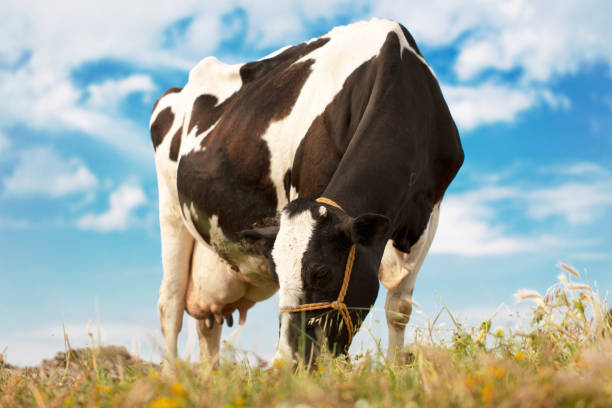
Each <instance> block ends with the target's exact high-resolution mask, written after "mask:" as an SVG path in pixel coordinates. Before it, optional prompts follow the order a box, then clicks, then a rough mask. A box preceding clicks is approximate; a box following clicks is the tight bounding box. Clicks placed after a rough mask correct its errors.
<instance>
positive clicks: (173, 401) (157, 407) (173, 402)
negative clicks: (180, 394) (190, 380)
mask: <svg viewBox="0 0 612 408" xmlns="http://www.w3.org/2000/svg"><path fill="white" fill-rule="evenodd" d="M182 406H183V402H182V401H181V400H180V399H178V398H166V397H159V398H157V399H154V400H153V401H151V403H150V404H149V408H181V407H182Z"/></svg>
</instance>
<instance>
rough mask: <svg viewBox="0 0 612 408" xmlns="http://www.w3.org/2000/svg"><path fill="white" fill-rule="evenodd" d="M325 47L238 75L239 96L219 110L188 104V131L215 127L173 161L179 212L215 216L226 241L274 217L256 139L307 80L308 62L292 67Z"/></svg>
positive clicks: (209, 100) (204, 101) (263, 154)
mask: <svg viewBox="0 0 612 408" xmlns="http://www.w3.org/2000/svg"><path fill="white" fill-rule="evenodd" d="M327 41H328V40H327V39H325V40H317V41H313V42H312V43H310V44H306V45H304V44H302V45H299V46H296V47H292V48H289V49H287V50H286V51H284V52H283V53H281V54H279V55H278V56H276V57H273V58H269V59H266V60H263V61H258V62H257V63H256V65H257V67H256V69H255V68H253V69H252V71H251V72H250V73H249V69H246V70H245V71H244V72H245V75H246V76H245V77H243V81H245V84H244V85H243V86H242V87H241V88H240V90H239V91H237V92H236V93H234V94H233V95H232V96H231V97H229V98H228V99H226V100H225V101H224V102H222V103H221V104H219V105H217V103H218V101H217V100H216V98H215V97H213V96H211V95H202V96H200V97H199V98H198V100H196V102H195V103H194V108H193V109H194V112H193V113H192V119H191V122H190V125H189V127H190V128H191V127H193V126H195V125H197V126H198V129H201V130H203V129H206V128H207V127H210V126H212V125H213V124H214V123H217V124H216V126H215V127H214V128H213V129H212V130H211V131H210V133H209V134H208V135H207V136H206V137H205V138H204V139H203V140H202V142H201V144H202V146H203V147H204V149H203V150H202V151H195V152H192V153H189V154H187V155H185V156H183V157H181V158H180V160H179V166H178V173H177V187H178V191H179V193H180V195H179V197H180V199H181V200H182V202H181V206H182V205H183V203H186V204H187V205H188V206H189V207H190V206H191V204H192V203H193V205H194V206H195V207H196V208H198V209H199V210H200V211H202V212H203V213H206V214H208V215H209V216H212V215H217V216H218V222H219V226H220V227H221V229H222V230H223V233H224V235H226V236H227V237H228V238H230V239H237V236H236V233H237V232H238V231H241V230H244V229H248V228H252V227H253V226H257V225H260V224H261V223H262V222H264V220H265V219H270V218H273V217H275V216H276V207H277V197H276V189H275V187H274V184H273V183H272V181H271V179H270V152H269V150H268V147H267V144H266V143H265V142H264V141H263V140H262V139H261V137H262V135H263V134H264V133H265V131H266V130H267V128H268V126H269V124H270V123H271V122H272V121H278V120H281V119H283V118H284V117H286V116H287V115H289V113H291V109H292V108H293V105H294V104H295V101H296V100H297V98H298V96H299V94H300V91H301V89H302V86H303V85H304V83H305V82H306V79H307V78H308V76H309V75H310V72H311V66H312V64H313V60H305V61H302V62H299V63H296V61H297V60H298V59H300V58H302V57H303V56H305V55H307V54H308V53H309V52H312V51H313V50H314V49H316V48H318V47H320V46H322V45H323V44H325V43H326V42H327ZM247 65H248V64H247ZM253 67H255V66H254V65H253ZM241 72H243V70H242V69H241ZM245 78H246V80H245Z"/></svg>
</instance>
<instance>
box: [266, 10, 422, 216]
mask: <svg viewBox="0 0 612 408" xmlns="http://www.w3.org/2000/svg"><path fill="white" fill-rule="evenodd" d="M391 31H393V32H395V33H397V35H398V37H399V39H400V43H401V46H402V50H403V49H408V50H410V51H411V52H413V53H414V54H415V55H417V56H418V54H417V53H416V51H415V50H414V49H413V48H411V47H410V44H408V41H407V40H406V39H405V37H404V34H403V32H402V29H401V27H400V26H399V24H397V23H395V22H392V21H389V20H379V19H373V20H371V21H370V22H360V23H356V24H352V25H348V26H341V27H336V28H334V29H333V30H331V31H330V32H329V33H327V34H326V35H324V36H323V37H322V38H329V41H328V42H327V43H326V44H325V45H323V46H322V47H320V48H317V49H316V50H314V51H313V52H311V53H309V54H307V55H305V56H304V57H302V59H300V60H299V61H298V62H300V61H307V60H314V64H313V65H312V67H311V69H312V72H311V73H310V75H309V76H308V78H307V80H306V82H305V83H304V85H303V87H302V89H301V91H300V94H299V96H298V98H297V100H296V102H295V104H294V106H293V108H292V111H291V113H290V114H289V115H288V116H286V117H285V118H283V119H281V120H279V121H276V122H272V123H270V126H269V127H268V129H267V130H266V132H265V134H264V135H263V137H262V138H263V140H265V141H266V143H267V144H268V148H269V150H270V178H271V179H272V182H273V183H274V186H275V187H276V196H277V198H278V205H277V209H278V210H279V211H280V210H281V209H282V208H283V207H284V206H285V205H286V204H287V198H286V195H285V190H284V183H283V180H284V176H285V173H286V172H287V170H288V169H290V168H291V165H292V163H293V159H294V157H295V152H296V151H297V148H298V146H299V145H300V143H301V142H302V139H303V138H304V136H305V135H306V132H307V131H308V128H309V127H310V125H311V124H312V122H313V121H314V119H315V118H316V117H317V116H319V115H320V114H321V113H322V112H323V111H324V110H325V108H326V107H327V105H328V104H329V103H330V102H331V101H332V100H333V98H334V96H336V94H338V92H340V91H341V90H342V86H343V85H344V81H345V80H346V78H347V77H348V76H349V75H350V74H351V73H352V72H353V71H355V69H357V68H358V67H359V66H360V65H361V64H363V63H364V62H365V61H368V60H369V59H371V58H372V57H374V56H376V55H378V53H379V51H380V49H381V47H382V45H383V44H384V42H385V40H386V38H387V35H388V33H389V32H391ZM315 40H317V39H316V38H313V39H312V40H310V41H309V42H312V41H315ZM418 57H419V59H420V60H421V61H423V63H425V64H426V62H425V60H424V59H423V58H422V57H420V56H418ZM298 62H296V63H298ZM428 67H429V66H428ZM430 69H431V68H430ZM289 198H290V200H293V199H295V198H297V194H293V189H292V191H291V194H290V197H289Z"/></svg>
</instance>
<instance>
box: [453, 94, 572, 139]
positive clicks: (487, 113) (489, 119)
mask: <svg viewBox="0 0 612 408" xmlns="http://www.w3.org/2000/svg"><path fill="white" fill-rule="evenodd" d="M442 91H443V93H444V97H445V99H446V102H447V103H448V105H449V109H450V111H451V113H452V115H453V118H454V119H455V121H456V122H457V126H458V127H459V128H460V129H461V130H472V129H474V128H476V127H478V126H481V125H485V124H491V123H499V122H514V121H515V119H516V116H517V115H518V114H519V113H521V112H523V111H525V110H527V109H530V108H532V107H534V106H536V105H539V104H541V103H546V104H547V105H549V106H550V107H551V108H553V109H557V108H565V109H567V108H568V107H569V105H570V102H569V100H567V98H566V97H564V96H562V95H554V94H552V93H551V92H550V91H547V90H544V91H540V92H538V91H536V90H534V89H529V88H523V89H521V88H517V87H512V86H507V85H498V84H492V83H483V84H480V85H474V86H463V85H458V86H453V85H442Z"/></svg>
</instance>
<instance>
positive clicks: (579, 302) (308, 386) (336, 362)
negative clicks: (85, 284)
mask: <svg viewBox="0 0 612 408" xmlns="http://www.w3.org/2000/svg"><path fill="white" fill-rule="evenodd" d="M560 268H561V274H560V275H559V276H558V278H557V279H558V282H557V283H555V284H554V285H552V286H551V287H550V288H549V290H548V291H547V293H546V294H543V295H540V294H538V293H537V292H534V291H528V290H522V291H518V292H517V293H516V297H517V299H518V300H522V301H527V302H531V304H532V306H531V307H530V309H529V310H530V311H529V313H528V315H524V316H521V317H517V319H528V324H527V327H528V328H527V329H521V330H519V329H501V328H495V327H494V326H492V324H491V321H484V322H482V324H481V325H480V326H479V327H463V326H462V325H461V324H460V323H459V322H456V325H455V327H454V328H453V329H452V334H451V335H449V336H444V335H440V331H439V330H438V327H437V317H435V318H434V319H433V320H432V321H431V322H429V324H428V325H427V326H426V327H421V328H419V329H418V330H416V331H415V333H416V334H415V337H414V339H413V341H412V342H411V344H410V345H409V346H407V348H406V350H405V355H404V357H405V358H404V361H395V362H389V361H385V358H384V353H383V351H382V349H374V350H369V351H368V352H367V353H365V354H361V355H351V356H350V358H336V359H334V358H331V357H330V356H329V355H322V356H321V357H320V358H319V359H318V360H317V361H316V362H310V363H308V362H304V361H300V362H298V363H297V364H296V365H295V366H292V365H279V366H272V367H268V366H267V363H266V362H264V361H261V362H259V363H253V362H252V361H251V362H249V360H246V359H243V358H242V357H241V355H240V353H237V352H236V353H232V351H231V350H227V348H226V350H225V352H224V354H223V358H222V359H221V361H220V362H219V364H216V365H210V364H202V365H200V364H197V365H194V364H188V363H185V362H182V363H178V364H177V365H176V367H175V368H174V374H173V375H172V376H163V375H161V374H160V370H159V366H157V365H155V364H153V363H150V362H144V361H141V360H138V359H135V358H134V357H132V356H130V355H129V353H127V351H125V349H123V348H120V347H112V346H104V347H101V346H96V345H95V340H94V338H93V335H92V336H91V347H90V348H89V349H80V350H73V349H71V348H70V343H69V339H66V347H67V352H66V353H59V354H58V355H57V356H56V358H55V359H54V360H46V361H44V362H43V363H42V364H41V365H39V366H37V367H31V368H18V367H13V366H11V365H10V364H8V363H7V362H3V361H2V360H0V406H1V407H15V406H25V407H60V406H125V407H142V406H146V407H151V408H171V407H172V408H174V407H248V406H261V407H264V406H265V407H268V406H269V407H358V408H366V407H395V406H404V407H478V406H497V407H553V406H554V407H587V406H588V407H608V406H611V405H612V341H611V338H612V329H611V324H612V315H611V314H610V312H606V309H605V299H601V298H600V296H599V294H598V293H597V292H596V291H595V290H593V289H592V287H591V286H590V285H588V284H586V283H582V282H581V281H580V276H579V274H578V272H577V271H576V270H575V269H574V268H572V267H569V266H567V265H564V264H560ZM442 312H444V313H448V314H449V315H450V316H451V319H452V313H451V312H450V311H448V310H441V313H442ZM453 320H454V319H453ZM362 330H366V329H365V328H364V329H362ZM371 334H372V335H373V336H374V334H373V333H371Z"/></svg>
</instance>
